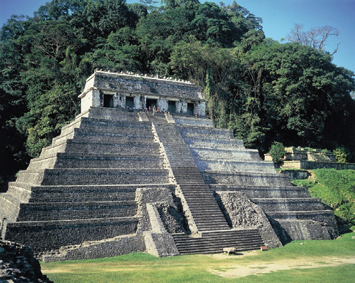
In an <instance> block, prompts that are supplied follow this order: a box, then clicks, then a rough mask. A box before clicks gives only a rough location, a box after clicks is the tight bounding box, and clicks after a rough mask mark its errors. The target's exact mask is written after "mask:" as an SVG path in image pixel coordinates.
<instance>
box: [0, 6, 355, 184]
mask: <svg viewBox="0 0 355 283" xmlns="http://www.w3.org/2000/svg"><path fill="white" fill-rule="evenodd" d="M154 4H155V5H154ZM161 5H162V6H161V7H158V6H157V2H154V1H151V0H147V1H142V2H141V3H134V4H127V3H126V2H125V1H124V0H119V1H117V0H52V1H51V2H48V3H46V5H44V6H41V7H40V8H39V9H38V11H36V12H35V13H34V16H33V17H23V16H13V17H11V18H10V19H9V20H8V21H7V23H6V24H4V25H3V27H2V28H1V30H0V117H1V123H0V131H1V133H0V137H1V138H0V147H1V153H2V157H3V158H2V162H1V166H0V177H1V178H2V180H6V179H8V178H9V177H10V176H11V175H12V174H14V173H15V172H16V171H17V170H18V169H19V168H23V167H24V166H25V165H26V162H28V160H29V157H36V156H38V155H39V153H40V151H41V148H42V147H43V146H47V145H48V144H49V143H50V141H51V139H52V138H53V137H54V136H56V135H57V134H58V133H59V130H60V128H61V127H62V126H63V125H65V124H66V123H68V121H70V120H71V119H73V118H74V117H75V115H76V114H78V112H79V103H80V102H79V101H78V98H77V95H78V94H79V93H80V92H81V90H82V88H83V86H84V83H85V80H86V78H87V77H88V76H89V75H90V74H91V73H92V72H93V70H94V69H95V68H100V69H109V70H112V71H132V72H137V73H151V74H159V75H162V76H173V77H176V78H180V79H188V80H190V81H192V82H195V83H197V84H198V85H199V86H200V87H201V89H202V90H203V92H204V94H205V96H206V98H207V99H208V107H207V108H208V114H209V115H210V116H211V117H213V118H214V123H215V125H216V126H218V127H229V128H230V129H232V130H233V132H234V134H235V136H236V137H237V138H242V139H243V140H244V143H245V145H246V146H248V147H253V148H258V149H259V150H260V152H261V153H264V152H267V151H268V150H269V149H270V146H271V145H272V144H273V142H275V141H277V142H282V143H283V144H284V145H294V146H312V147H327V148H329V149H333V148H336V147H340V146H342V147H344V148H346V149H347V150H350V151H351V152H352V153H355V144H354V143H355V139H354V137H355V132H354V131H355V130H354V127H353V124H354V122H355V111H354V109H355V106H354V100H353V96H354V90H355V84H354V74H353V73H352V72H351V71H349V70H346V69H344V68H341V67H337V66H336V65H334V64H333V63H332V58H331V55H330V54H329V53H326V52H324V51H323V49H322V48H321V47H322V46H323V45H322V42H320V43H319V44H318V45H317V46H312V44H301V43H304V42H301V43H299V42H291V43H285V44H284V43H279V42H277V41H274V40H272V39H265V36H264V33H263V30H262V20H261V18H258V17H256V16H255V15H253V14H252V13H250V12H249V11H248V10H247V9H245V8H243V7H241V6H240V5H238V4H237V3H236V2H233V4H232V5H225V4H223V3H221V4H220V5H217V4H215V3H212V2H205V3H199V2H198V1H197V0H188V1H179V0H167V1H163V2H162V4H161ZM300 32H301V31H300ZM331 32H332V31H331ZM294 41H297V40H294ZM309 45H311V46H309ZM353 156H355V154H353ZM0 182H1V180H0Z"/></svg>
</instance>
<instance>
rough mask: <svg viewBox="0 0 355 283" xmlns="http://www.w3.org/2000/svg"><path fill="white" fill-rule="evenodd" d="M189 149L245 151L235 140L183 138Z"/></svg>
mask: <svg viewBox="0 0 355 283" xmlns="http://www.w3.org/2000/svg"><path fill="white" fill-rule="evenodd" d="M184 140H185V142H186V144H187V145H189V146H190V148H206V149H220V150H245V147H244V144H243V141H241V140H237V139H230V140H225V139H224V140H221V139H217V138H215V139H212V140H211V139H206V138H205V139H202V138H201V139H198V138H186V137H185V138H184Z"/></svg>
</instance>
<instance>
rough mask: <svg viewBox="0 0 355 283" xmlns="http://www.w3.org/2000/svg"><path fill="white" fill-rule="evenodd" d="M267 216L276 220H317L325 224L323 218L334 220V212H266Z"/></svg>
mask: <svg viewBox="0 0 355 283" xmlns="http://www.w3.org/2000/svg"><path fill="white" fill-rule="evenodd" d="M265 213H266V214H267V216H269V217H272V218H273V219H275V220H278V221H281V220H287V221H290V220H316V221H320V222H323V221H324V219H323V218H328V217H332V218H334V211H333V210H311V211H265Z"/></svg>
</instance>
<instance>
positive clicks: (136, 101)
mask: <svg viewBox="0 0 355 283" xmlns="http://www.w3.org/2000/svg"><path fill="white" fill-rule="evenodd" d="M133 101H134V108H136V109H137V110H139V109H140V108H141V107H142V104H141V97H140V96H135V97H134V98H133Z"/></svg>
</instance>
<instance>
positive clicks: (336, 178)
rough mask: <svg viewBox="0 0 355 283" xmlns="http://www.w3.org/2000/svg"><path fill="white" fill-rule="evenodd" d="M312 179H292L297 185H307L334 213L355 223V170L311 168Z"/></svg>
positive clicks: (313, 195) (348, 221)
mask: <svg viewBox="0 0 355 283" xmlns="http://www.w3.org/2000/svg"><path fill="white" fill-rule="evenodd" d="M311 173H312V179H306V180H292V183H293V184H294V185H297V186H302V185H303V186H306V187H307V188H308V190H309V192H310V194H311V196H312V197H317V198H320V199H321V200H322V202H324V203H326V204H327V205H329V206H330V207H331V208H333V209H334V214H335V215H336V216H338V217H339V218H340V219H342V221H343V222H345V223H348V226H349V225H350V226H351V225H355V170H335V169H316V170H311Z"/></svg>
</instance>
